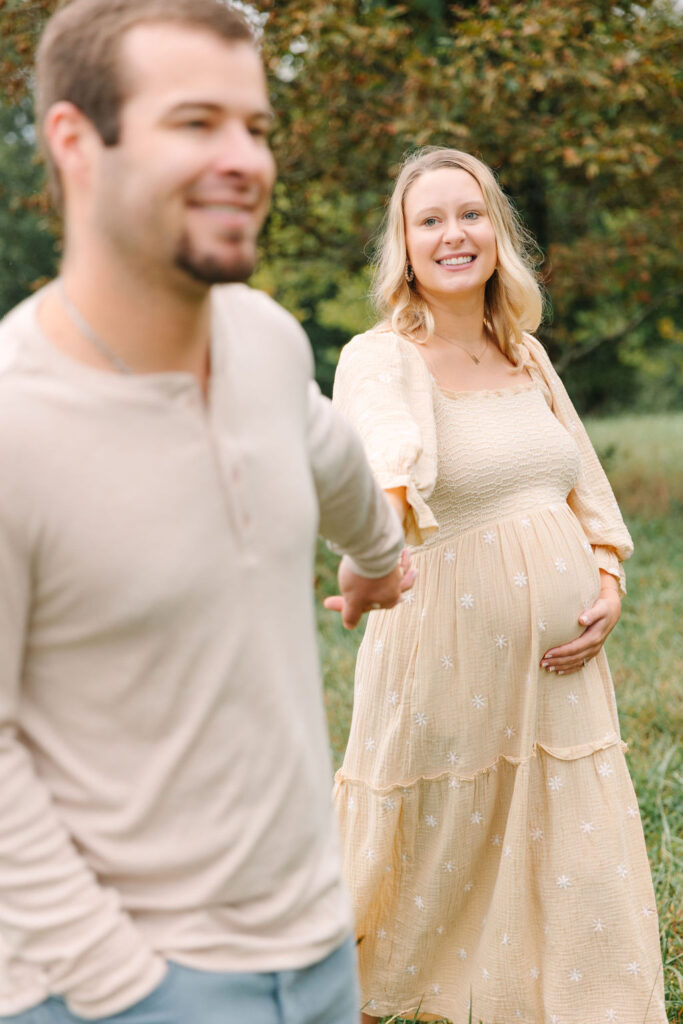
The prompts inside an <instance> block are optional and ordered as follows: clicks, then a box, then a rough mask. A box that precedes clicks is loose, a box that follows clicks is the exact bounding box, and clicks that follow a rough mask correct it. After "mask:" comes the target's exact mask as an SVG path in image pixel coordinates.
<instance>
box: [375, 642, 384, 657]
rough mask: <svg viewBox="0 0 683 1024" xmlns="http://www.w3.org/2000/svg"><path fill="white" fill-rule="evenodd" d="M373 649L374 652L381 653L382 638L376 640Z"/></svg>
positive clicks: (382, 647)
mask: <svg viewBox="0 0 683 1024" xmlns="http://www.w3.org/2000/svg"><path fill="white" fill-rule="evenodd" d="M374 650H375V654H381V653H382V651H383V650H384V640H376V641H375V648H374Z"/></svg>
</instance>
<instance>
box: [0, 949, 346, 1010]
mask: <svg viewBox="0 0 683 1024" xmlns="http://www.w3.org/2000/svg"><path fill="white" fill-rule="evenodd" d="M359 1005H360V996H359V993H358V984H357V980H356V950H355V946H354V943H353V941H352V940H351V939H348V940H347V941H346V942H345V943H344V944H343V945H342V946H340V947H339V949H337V950H335V951H334V953H331V954H330V956H328V957H327V958H326V959H325V960H321V961H320V962H319V963H317V964H313V965H312V966H311V967H306V968H304V969H303V970H299V971H280V972H277V973H273V974H237V973H229V974H216V973H213V972H210V971H196V970H193V969H192V968H189V967H181V966H180V965H179V964H174V963H172V964H170V965H169V969H168V972H167V974H166V975H165V976H164V978H163V980H162V982H161V984H160V985H159V986H158V988H156V989H154V991H153V992H152V993H150V995H148V996H147V997H146V998H145V999H143V1000H141V1002H139V1003H136V1005H135V1006H131V1008H130V1009H129V1010H124V1011H123V1012H122V1013H117V1014H115V1015H114V1016H113V1017H100V1018H98V1024H358V1020H359V1017H360V1012H359ZM0 1022H2V1024H84V1022H83V1019H82V1018H81V1017H75V1016H74V1015H73V1014H72V1013H69V1011H68V1010H67V1008H66V1006H65V1004H64V1002H63V1000H61V999H56V998H52V999H48V1000H47V1001H46V1002H44V1003H41V1004H40V1006H36V1007H35V1009H33V1010H26V1011H25V1012H24V1013H20V1014H16V1015H15V1016H13V1017H0Z"/></svg>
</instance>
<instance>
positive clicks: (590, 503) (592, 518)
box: [524, 335, 633, 594]
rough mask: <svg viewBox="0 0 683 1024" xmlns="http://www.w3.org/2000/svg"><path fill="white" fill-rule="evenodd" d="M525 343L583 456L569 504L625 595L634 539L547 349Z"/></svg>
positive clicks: (554, 406) (537, 374) (535, 369)
mask: <svg viewBox="0 0 683 1024" xmlns="http://www.w3.org/2000/svg"><path fill="white" fill-rule="evenodd" d="M524 344H525V347H526V350H527V352H528V354H529V356H530V358H531V365H529V367H528V368H529V370H530V372H531V373H532V376H535V377H537V378H539V377H540V380H541V382H542V383H543V384H544V385H545V387H546V388H547V391H548V392H549V395H550V407H551V409H552V412H553V413H554V415H555V416H556V418H557V419H558V420H559V421H560V423H561V424H562V425H563V427H565V429H566V430H567V431H569V433H570V434H571V435H572V437H573V438H574V441H575V442H576V445H577V447H578V449H579V454H580V456H581V469H580V471H579V477H578V479H577V481H576V484H575V486H574V489H573V490H572V491H571V492H570V494H569V496H568V498H567V503H568V504H569V507H570V508H571V509H572V511H573V512H574V514H575V516H576V517H577V519H578V520H579V522H580V523H581V526H582V527H583V530H584V532H585V534H586V537H587V538H588V541H589V543H590V544H591V546H592V548H593V552H594V554H595V558H596V561H597V563H598V567H599V568H600V569H603V570H604V571H605V572H608V573H610V574H611V575H612V576H614V577H616V579H617V580H618V581H619V589H620V591H621V593H622V594H625V593H626V578H625V575H624V570H623V567H622V564H621V563H622V562H623V561H625V560H626V559H627V558H630V557H631V555H632V554H633V542H632V540H631V537H630V534H629V532H628V530H627V529H626V525H625V523H624V520H623V519H622V516H621V512H620V511H619V506H618V505H617V502H616V499H615V497H614V492H613V491H612V488H611V487H610V484H609V481H608V480H607V477H606V476H605V472H604V470H603V468H602V466H601V465H600V461H599V459H598V457H597V455H596V454H595V449H594V448H593V445H592V444H591V441H590V438H589V437H588V434H587V433H586V430H585V428H584V426H583V424H582V423H581V420H580V419H579V417H578V415H577V412H576V410H575V408H574V406H573V404H572V401H571V399H570V397H569V395H568V394H567V391H566V390H565V387H564V385H563V384H562V381H561V380H560V378H559V376H558V375H557V373H556V371H555V369H554V367H553V365H552V363H551V362H550V359H549V357H548V354H547V352H546V351H545V349H544V348H543V346H542V345H541V343H540V342H539V341H537V339H536V338H534V337H532V336H531V335H525V336H524Z"/></svg>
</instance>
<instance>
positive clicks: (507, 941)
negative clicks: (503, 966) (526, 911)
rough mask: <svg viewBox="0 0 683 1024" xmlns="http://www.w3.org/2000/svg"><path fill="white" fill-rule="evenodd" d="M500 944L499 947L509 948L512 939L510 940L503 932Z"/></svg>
mask: <svg viewBox="0 0 683 1024" xmlns="http://www.w3.org/2000/svg"><path fill="white" fill-rule="evenodd" d="M500 944H501V946H510V945H512V939H511V938H510V936H509V935H508V933H507V932H504V934H503V937H502V939H501V940H500Z"/></svg>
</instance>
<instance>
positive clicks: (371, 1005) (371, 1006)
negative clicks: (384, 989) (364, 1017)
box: [368, 999, 379, 1010]
mask: <svg viewBox="0 0 683 1024" xmlns="http://www.w3.org/2000/svg"><path fill="white" fill-rule="evenodd" d="M378 1007H379V1003H378V1002H377V1000H376V999H371V1000H370V1001H369V1002H368V1010H376V1009H378Z"/></svg>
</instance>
